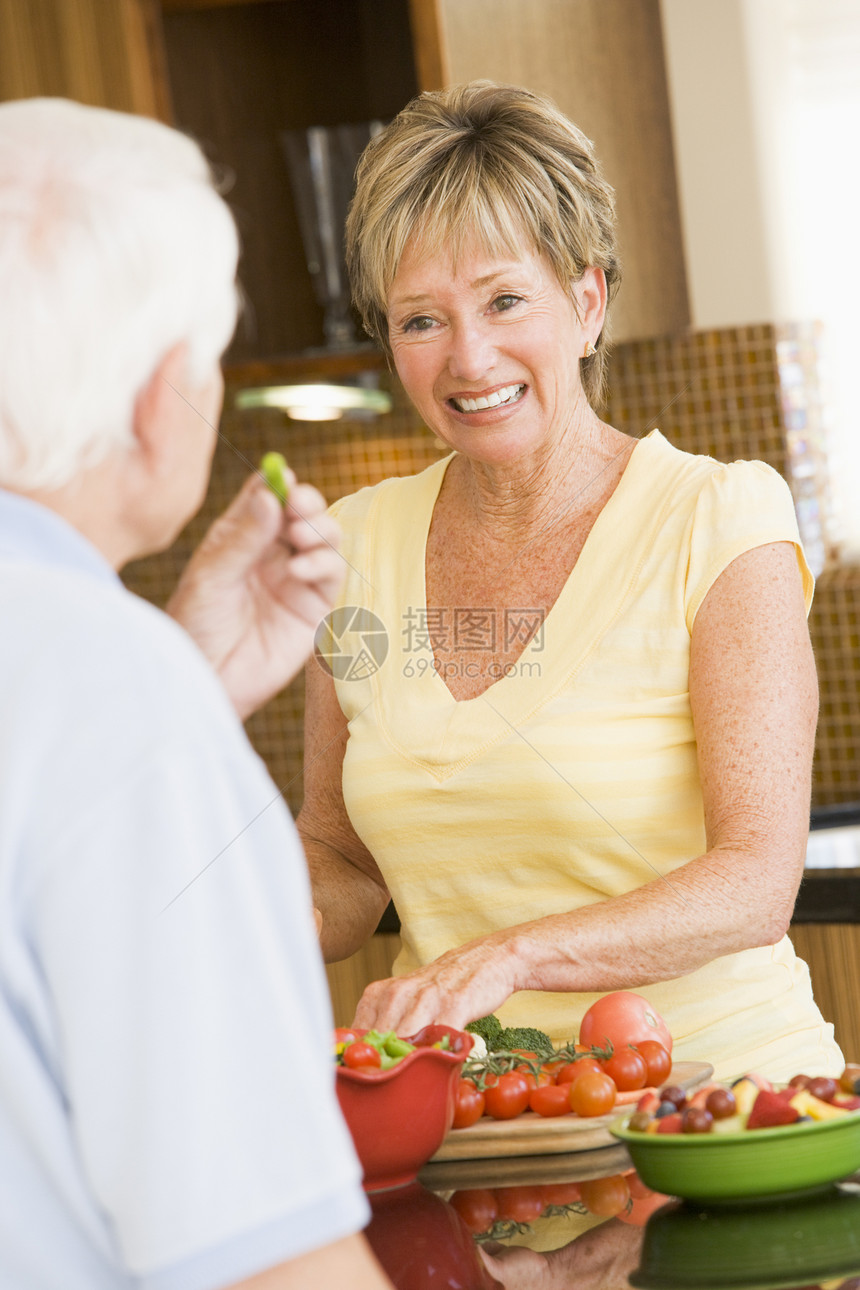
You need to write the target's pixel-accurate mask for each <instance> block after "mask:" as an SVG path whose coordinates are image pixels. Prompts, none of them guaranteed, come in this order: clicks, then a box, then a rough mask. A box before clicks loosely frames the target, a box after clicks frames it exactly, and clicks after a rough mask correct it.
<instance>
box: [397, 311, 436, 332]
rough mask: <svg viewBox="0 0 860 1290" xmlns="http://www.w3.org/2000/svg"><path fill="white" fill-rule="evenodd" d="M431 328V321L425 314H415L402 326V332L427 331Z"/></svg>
mask: <svg viewBox="0 0 860 1290" xmlns="http://www.w3.org/2000/svg"><path fill="white" fill-rule="evenodd" d="M432 326H433V319H432V318H428V317H427V315H426V314H416V316H415V317H414V318H410V319H409V321H408V322H406V323H404V324H403V330H404V331H428V330H429V328H431V327H432Z"/></svg>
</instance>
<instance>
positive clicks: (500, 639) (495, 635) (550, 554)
mask: <svg viewBox="0 0 860 1290" xmlns="http://www.w3.org/2000/svg"><path fill="white" fill-rule="evenodd" d="M617 479H618V476H615V475H613V478H612V479H611V481H608V486H607V487H604V488H603V489H601V491H600V494H599V495H598V496H597V497H595V498H594V499H593V500H592V502H591V504H590V505H589V506H588V507H587V508H586V509H577V514H576V515H575V516H569V515H561V516H560V517H559V518H558V519H557V520H556V521H555V523H552V524H550V525H548V526H547V527H546V528H545V529H543V530H540V529H539V530H537V531H536V532H534V533H532V534H531V535H530V536H524V537H523V539H522V541H520V542H513V541H510V540H505V541H494V540H492V539H489V538H487V537H486V536H485V535H484V534H483V533H480V532H478V531H477V530H476V528H475V526H474V525H473V524H472V523H470V520H469V512H468V510H467V508H466V506H465V504H464V499H463V498H462V497H461V496H460V495H459V492H460V490H459V489H458V488H457V486H456V485H454V486H452V487H450V488H447V487H444V486H443V489H442V491H441V493H440V495H439V499H438V501H437V503H436V507H435V509H434V512H433V519H432V521H431V525H430V532H429V535H428V539H427V552H426V563H425V577H426V588H427V610H428V628H429V629H430V632H431V635H432V639H433V646H434V655H435V660H436V666H437V669H438V670H439V672H440V675H441V676H442V678H443V679H444V681H445V684H446V685H447V687H448V689H449V691H450V692H451V694H452V695H453V696H454V698H455V699H457V700H462V699H472V698H476V697H477V696H478V695H480V694H483V693H484V692H485V691H486V690H488V689H489V687H490V686H491V685H493V684H495V682H496V681H498V680H499V679H500V678H501V677H502V676H503V675H504V674H505V668H506V667H507V668H510V667H511V666H512V665H513V664H515V663H516V661H517V659H518V658H519V657H520V655H521V654H522V652H523V650H524V649H525V648H526V646H527V644H528V643H529V641H530V640H531V639H532V637H533V636H535V634H536V633H537V632H539V631H541V630H542V624H543V621H544V620H545V619H546V617H547V615H548V614H549V612H550V610H551V609H552V607H553V605H554V604H555V602H556V600H557V599H558V597H559V594H560V593H561V591H562V589H563V587H564V585H565V583H566V582H567V580H568V578H569V577H570V574H571V572H572V570H573V568H574V565H575V564H576V561H577V559H578V558H579V555H580V552H581V551H582V548H583V546H584V545H585V541H586V539H587V537H588V535H589V533H590V532H591V529H592V527H593V526H594V522H595V520H596V519H597V517H598V515H599V514H600V511H601V510H602V509H603V506H604V505H605V504H606V501H607V500H608V498H609V496H610V495H611V493H612V492H613V490H614V488H615V485H616V483H617ZM571 509H574V508H571Z"/></svg>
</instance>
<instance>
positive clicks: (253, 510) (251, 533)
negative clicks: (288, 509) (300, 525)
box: [201, 475, 283, 569]
mask: <svg viewBox="0 0 860 1290" xmlns="http://www.w3.org/2000/svg"><path fill="white" fill-rule="evenodd" d="M282 524H283V511H282V508H281V505H280V503H279V501H278V499H277V498H276V497H275V495H274V493H273V492H272V491H271V489H270V488H269V487H268V485H267V484H266V483H265V482H264V481H263V480H262V479H261V478H260V476H259V475H252V476H251V478H250V479H247V480H246V481H245V483H244V485H243V486H242V488H241V489H240V491H239V492H238V493H237V494H236V496H235V497H234V498H233V501H232V502H231V503H230V505H229V506H228V507H227V509H226V511H225V512H224V514H223V515H221V516H220V517H219V518H218V519H217V520H216V521H215V523H214V524H213V525H212V527H211V528H210V529H209V532H208V533H207V534H206V537H205V538H204V540H203V543H202V544H201V547H202V548H203V549H204V550H208V551H211V552H213V553H214V552H216V551H217V553H218V556H219V558H220V559H221V560H223V561H224V562H225V564H226V563H227V562H229V563H230V564H231V566H232V567H234V568H236V569H243V568H245V567H248V566H250V565H252V564H253V563H254V562H255V561H256V560H258V559H259V557H260V555H261V553H262V552H263V551H264V550H265V548H266V547H267V546H268V545H269V544H270V543H272V542H274V541H275V539H276V538H277V536H278V533H279V531H280V529H281V527H282Z"/></svg>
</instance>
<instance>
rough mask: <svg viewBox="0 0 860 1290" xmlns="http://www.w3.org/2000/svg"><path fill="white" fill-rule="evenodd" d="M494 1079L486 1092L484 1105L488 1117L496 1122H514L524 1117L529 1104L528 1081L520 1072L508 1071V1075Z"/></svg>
mask: <svg viewBox="0 0 860 1290" xmlns="http://www.w3.org/2000/svg"><path fill="white" fill-rule="evenodd" d="M491 1078H493V1080H494V1082H493V1083H488V1084H487V1087H486V1089H485V1090H484V1103H485V1107H486V1112H487V1115H491V1116H492V1117H493V1119H494V1120H513V1119H514V1117H515V1116H517V1115H522V1113H523V1111H524V1110H525V1109H526V1107H527V1106H528V1104H529V1093H530V1091H531V1090H530V1089H529V1086H528V1081H527V1080H526V1078H525V1076H524V1075H521V1074H520V1073H519V1071H508V1072H507V1074H506V1075H499V1076H498V1078H496V1077H491Z"/></svg>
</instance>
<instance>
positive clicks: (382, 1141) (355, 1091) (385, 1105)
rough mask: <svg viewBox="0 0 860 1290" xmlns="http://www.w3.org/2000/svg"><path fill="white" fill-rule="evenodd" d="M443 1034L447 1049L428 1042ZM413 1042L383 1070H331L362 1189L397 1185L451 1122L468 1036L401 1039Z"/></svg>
mask: <svg viewBox="0 0 860 1290" xmlns="http://www.w3.org/2000/svg"><path fill="white" fill-rule="evenodd" d="M446 1035H447V1036H448V1040H449V1043H450V1047H449V1048H448V1049H443V1048H434V1047H433V1044H435V1043H438V1042H439V1041H440V1040H442V1039H444V1038H445V1036H446ZM403 1038H405V1039H408V1040H409V1041H410V1043H413V1044H415V1049H416V1050H415V1052H414V1053H410V1054H409V1055H408V1056H407V1057H404V1058H403V1059H402V1060H401V1061H399V1062H398V1063H397V1065H396V1066H392V1067H390V1069H389V1070H386V1071H383V1070H370V1069H368V1070H349V1069H348V1068H347V1067H345V1066H338V1068H337V1096H338V1101H339V1102H340V1108H341V1111H342V1112H343V1115H344V1119H345V1120H346V1123H347V1126H348V1128H349V1131H350V1133H351V1134H352V1140H353V1142H354V1143H355V1149H356V1151H357V1153H358V1158H359V1160H360V1161H361V1165H362V1168H363V1170H364V1189H365V1191H380V1190H382V1189H383V1188H387V1187H402V1186H404V1185H405V1184H406V1183H411V1182H414V1181H415V1177H416V1175H417V1173H418V1170H419V1169H420V1168H421V1166H422V1165H424V1164H426V1163H427V1161H428V1160H429V1159H430V1157H431V1156H432V1155H434V1154H435V1152H436V1151H437V1150H438V1149H439V1147H440V1146H441V1144H442V1140H443V1138H444V1137H445V1135H446V1134H447V1132H448V1130H449V1129H450V1128H451V1124H452V1122H453V1119H454V1098H455V1094H456V1090H457V1081H458V1080H459V1078H460V1072H461V1070H462V1069H463V1063H464V1062H465V1060H466V1058H467V1057H468V1055H469V1052H470V1051H471V1048H472V1036H471V1035H469V1034H466V1033H465V1031H462V1030H452V1029H451V1027H450V1026H425V1027H424V1029H423V1030H419V1031H418V1033H417V1034H415V1035H404V1036H403Z"/></svg>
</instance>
